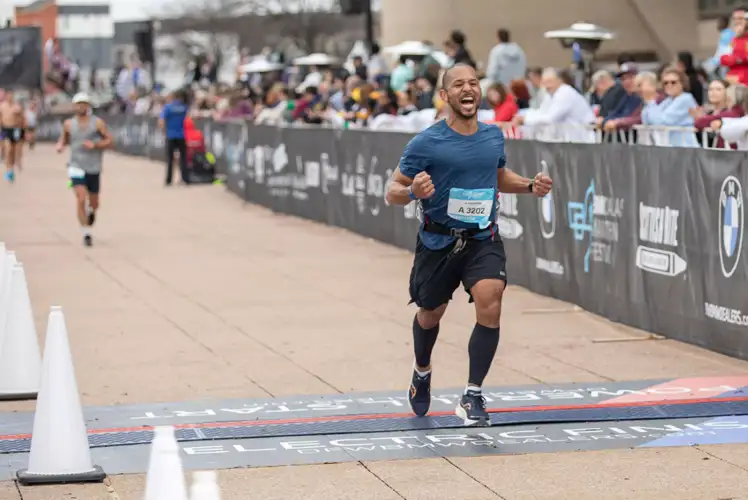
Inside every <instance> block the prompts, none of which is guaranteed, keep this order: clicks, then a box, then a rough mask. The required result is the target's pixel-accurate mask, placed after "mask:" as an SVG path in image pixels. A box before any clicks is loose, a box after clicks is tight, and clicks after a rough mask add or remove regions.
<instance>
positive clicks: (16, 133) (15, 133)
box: [3, 128, 25, 144]
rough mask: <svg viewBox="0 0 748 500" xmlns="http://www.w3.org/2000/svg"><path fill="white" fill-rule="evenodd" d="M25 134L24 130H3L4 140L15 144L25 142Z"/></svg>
mask: <svg viewBox="0 0 748 500" xmlns="http://www.w3.org/2000/svg"><path fill="white" fill-rule="evenodd" d="M24 133H25V130H24V129H22V128H3V139H5V140H6V141H9V142H10V143H11V144H15V143H17V142H21V141H22V140H23V137H24Z"/></svg>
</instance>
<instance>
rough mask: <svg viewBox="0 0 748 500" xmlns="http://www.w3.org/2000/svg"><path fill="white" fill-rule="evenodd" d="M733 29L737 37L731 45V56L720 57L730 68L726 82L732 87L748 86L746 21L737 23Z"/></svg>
mask: <svg viewBox="0 0 748 500" xmlns="http://www.w3.org/2000/svg"><path fill="white" fill-rule="evenodd" d="M733 29H734V31H735V37H734V38H733V40H732V42H731V44H730V45H731V47H732V49H731V51H730V53H729V54H724V55H723V56H722V57H720V59H719V61H720V64H721V65H722V66H725V67H726V68H728V71H727V76H725V80H727V81H728V82H729V83H730V84H731V85H736V84H738V83H740V84H742V85H748V32H747V31H746V21H745V19H743V20H742V21H738V22H736V23H735V25H734V27H733Z"/></svg>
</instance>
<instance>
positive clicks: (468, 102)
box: [460, 95, 475, 106]
mask: <svg viewBox="0 0 748 500" xmlns="http://www.w3.org/2000/svg"><path fill="white" fill-rule="evenodd" d="M460 104H462V105H463V106H472V105H473V104H475V97H473V96H470V95H466V96H464V97H462V98H460Z"/></svg>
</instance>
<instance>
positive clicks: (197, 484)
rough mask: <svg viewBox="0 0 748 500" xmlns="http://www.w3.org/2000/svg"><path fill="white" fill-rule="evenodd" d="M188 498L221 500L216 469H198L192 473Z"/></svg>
mask: <svg viewBox="0 0 748 500" xmlns="http://www.w3.org/2000/svg"><path fill="white" fill-rule="evenodd" d="M190 500H221V488H220V487H219V486H218V474H216V471H213V470H200V471H196V472H193V473H192V486H191V487H190Z"/></svg>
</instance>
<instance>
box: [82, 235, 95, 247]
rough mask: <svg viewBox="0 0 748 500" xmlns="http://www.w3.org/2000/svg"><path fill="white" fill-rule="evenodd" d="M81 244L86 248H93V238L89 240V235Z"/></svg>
mask: <svg viewBox="0 0 748 500" xmlns="http://www.w3.org/2000/svg"><path fill="white" fill-rule="evenodd" d="M83 244H84V245H85V246H87V247H90V246H93V238H91V235H90V234H87V235H85V236H84V237H83Z"/></svg>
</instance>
